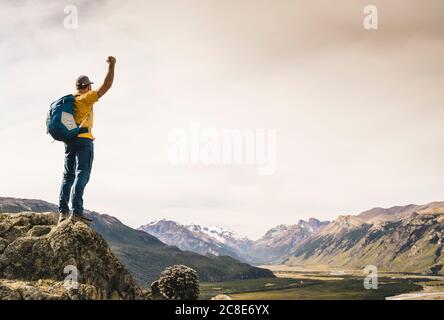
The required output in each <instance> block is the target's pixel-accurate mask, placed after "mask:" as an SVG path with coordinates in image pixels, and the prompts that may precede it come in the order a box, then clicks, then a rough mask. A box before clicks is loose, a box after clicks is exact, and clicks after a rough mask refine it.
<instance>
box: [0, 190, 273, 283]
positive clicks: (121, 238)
mask: <svg viewBox="0 0 444 320" xmlns="http://www.w3.org/2000/svg"><path fill="white" fill-rule="evenodd" d="M49 211H51V212H56V211H57V206H56V205H54V204H51V203H48V202H45V201H42V200H28V199H15V198H4V197H3V198H2V197H0V213H18V212H49ZM86 213H87V214H89V215H91V217H92V219H93V223H92V224H91V227H92V228H93V229H94V230H95V231H96V232H98V233H99V234H100V235H101V236H102V237H103V238H104V239H105V240H106V241H107V242H108V244H109V246H110V248H111V250H112V251H113V253H114V254H115V255H116V256H117V257H118V259H119V260H120V261H121V262H122V263H123V264H124V265H125V267H126V268H127V269H128V270H129V271H130V272H131V273H132V275H133V276H134V278H135V279H136V280H137V281H138V282H139V283H140V284H141V285H143V286H147V285H149V284H150V283H151V282H152V281H154V280H156V279H157V278H158V277H159V274H160V272H161V271H162V270H163V269H165V267H167V266H170V265H173V264H185V265H188V266H190V267H192V268H194V269H195V270H196V271H197V272H198V274H199V277H200V279H201V280H202V281H224V280H232V279H249V278H260V277H274V275H273V273H272V272H271V271H269V270H266V269H262V268H257V267H253V266H251V265H248V264H246V263H241V262H239V261H237V260H235V259H233V258H231V257H228V256H214V255H207V256H204V255H201V254H197V253H194V252H189V251H182V250H180V249H179V248H177V247H174V246H168V245H166V244H164V243H163V242H161V241H160V240H159V239H157V238H156V237H154V236H152V235H149V234H147V233H146V232H143V231H140V230H135V229H132V228H130V227H128V226H126V225H124V224H123V223H121V222H120V221H119V220H118V219H116V218H115V217H112V216H109V215H105V214H99V213H97V212H90V211H87V212H86Z"/></svg>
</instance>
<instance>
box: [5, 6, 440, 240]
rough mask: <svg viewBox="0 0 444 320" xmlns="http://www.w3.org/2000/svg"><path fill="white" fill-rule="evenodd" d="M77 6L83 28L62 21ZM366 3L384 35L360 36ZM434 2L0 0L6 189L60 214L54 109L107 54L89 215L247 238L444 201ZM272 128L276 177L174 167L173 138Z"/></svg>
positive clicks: (97, 71) (98, 69)
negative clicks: (221, 230) (303, 222)
mask: <svg viewBox="0 0 444 320" xmlns="http://www.w3.org/2000/svg"><path fill="white" fill-rule="evenodd" d="M68 4H75V5H77V8H78V13H79V28H78V29H77V30H67V29H65V28H64V27H63V20H64V18H65V16H66V14H65V13H64V7H65V5H68ZM368 4H376V6H377V8H378V10H379V29H378V30H376V31H368V30H365V29H364V28H363V26H362V21H363V18H364V14H363V9H364V7H365V6H366V5H368ZM443 34H444V2H443V1H442V0H427V1H420V0H416V1H412V0H391V1H377V0H373V1H360V0H344V1H336V2H332V1H328V0H313V1H302V0H187V1H183V0H162V1H160V0H156V1H154V0H152V1H147V0H143V1H142V0H141V1H118V0H109V1H106V0H102V1H74V0H69V1H55V0H50V1H49V0H45V1H43V0H41V1H31V0H29V1H24V0H21V1H1V2H0V108H1V118H0V119H1V126H0V135H1V145H0V146H1V156H0V165H1V166H0V179H1V184H0V195H2V196H12V197H22V198H37V199H43V200H47V201H50V202H54V203H57V201H58V192H59V187H60V183H61V178H62V168H63V145H62V144H61V143H54V144H52V143H51V141H52V140H51V139H50V137H49V136H47V135H46V133H45V116H46V112H47V110H48V108H49V104H50V103H51V102H52V101H53V100H55V99H56V98H58V97H60V96H63V95H65V94H67V93H71V92H73V90H74V81H75V78H76V77H77V76H78V75H80V74H87V75H89V76H90V78H91V79H92V80H93V81H95V82H96V83H97V84H100V83H101V82H102V81H103V78H104V76H105V73H106V67H107V65H106V62H105V60H106V57H107V56H108V55H115V56H116V58H117V65H116V76H115V83H114V86H113V88H112V89H111V90H110V91H109V93H108V94H107V95H106V96H105V97H104V98H103V99H101V101H100V102H99V103H97V104H96V107H95V128H94V134H95V136H96V141H95V148H96V149H95V151H96V153H95V162H94V165H93V173H92V177H91V181H90V183H89V185H88V186H87V189H86V194H85V206H86V207H87V208H88V209H90V210H96V211H98V212H101V213H108V214H111V215H113V216H116V217H118V218H119V219H120V220H122V221H123V222H124V223H126V224H128V225H130V226H133V227H138V226H140V225H141V224H146V223H148V222H150V221H153V220H157V219H161V218H167V219H173V220H176V221H179V222H182V223H198V224H202V225H221V226H224V227H226V228H228V229H232V230H234V231H236V232H238V233H240V234H243V235H248V236H250V237H252V238H257V237H259V236H260V235H262V234H263V233H264V232H265V231H266V230H268V229H269V228H271V227H273V226H275V225H277V224H281V223H284V224H292V223H296V222H297V221H298V219H306V218H308V217H312V216H314V217H317V218H319V219H334V218H335V217H336V216H338V215H340V214H355V213H359V212H360V211H363V210H366V209H369V208H372V207H376V206H382V207H389V206H393V205H404V204H409V203H417V204H423V203H428V202H431V201H437V200H444V195H443V190H444V170H443V168H444V126H443V119H444V106H443V101H444V99H443V98H444V90H443V89H442V84H443V80H444V62H443V61H444V60H443V57H444V40H443ZM192 122H198V123H199V124H200V126H201V127H205V128H213V129H217V130H222V129H224V128H237V129H275V130H276V132H277V153H276V159H277V170H276V173H275V174H274V175H269V176H261V175H258V174H257V168H256V167H254V166H247V165H241V166H234V165H233V166H200V165H188V166H187V165H180V166H173V165H172V164H171V163H170V162H169V161H168V150H169V147H170V144H169V142H168V135H169V133H170V132H171V130H173V129H176V128H184V129H186V128H189V126H190V123H192Z"/></svg>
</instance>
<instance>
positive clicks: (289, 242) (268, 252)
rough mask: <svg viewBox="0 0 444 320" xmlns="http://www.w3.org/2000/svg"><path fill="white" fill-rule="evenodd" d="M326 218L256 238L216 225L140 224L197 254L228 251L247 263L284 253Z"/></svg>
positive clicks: (232, 255) (165, 241) (318, 228)
mask: <svg viewBox="0 0 444 320" xmlns="http://www.w3.org/2000/svg"><path fill="white" fill-rule="evenodd" d="M327 223H328V222H320V221H319V220H317V219H314V218H311V219H309V220H308V221H304V220H299V222H298V223H297V224H295V225H289V226H288V225H279V226H277V227H275V228H273V229H271V230H269V231H268V232H267V233H266V234H265V235H264V236H263V237H262V238H260V239H259V240H257V241H253V240H250V239H248V238H247V237H242V236H239V235H238V234H236V233H235V232H232V231H228V230H225V229H224V228H222V227H219V226H211V227H206V226H200V225H196V224H192V225H182V224H179V223H177V222H175V221H169V220H165V219H164V220H158V221H154V222H151V223H149V224H147V225H144V226H141V227H140V228H139V229H140V230H143V231H145V232H147V233H149V234H151V235H153V236H155V237H157V238H159V239H160V240H161V241H162V242H164V243H166V244H169V245H174V246H177V247H179V248H180V249H182V250H188V251H194V252H197V253H200V254H213V255H228V256H231V257H233V258H235V259H238V260H241V261H245V262H248V263H256V264H258V263H269V262H276V261H279V259H280V258H282V257H284V256H287V255H288V254H289V253H290V251H291V249H292V248H293V247H294V246H295V245H296V243H298V242H299V241H302V240H304V239H305V238H307V237H308V236H310V235H312V234H315V233H316V232H317V231H318V230H320V229H321V228H322V227H323V226H325V225H326V224H327Z"/></svg>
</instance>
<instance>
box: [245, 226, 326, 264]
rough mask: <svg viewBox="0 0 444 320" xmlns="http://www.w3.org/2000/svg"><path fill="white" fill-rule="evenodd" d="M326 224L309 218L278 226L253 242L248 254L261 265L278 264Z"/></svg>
mask: <svg viewBox="0 0 444 320" xmlns="http://www.w3.org/2000/svg"><path fill="white" fill-rule="evenodd" d="M328 224H329V222H328V221H323V222H321V221H319V220H317V219H314V218H310V219H309V220H308V221H304V220H299V222H298V223H297V224H294V225H279V226H277V227H275V228H273V229H270V230H269V231H268V232H267V233H265V235H264V236H263V237H261V238H260V239H259V240H257V241H255V242H254V244H253V245H252V247H251V249H250V250H251V253H250V254H251V255H253V256H254V257H255V260H256V261H258V262H261V263H280V262H282V259H283V257H285V256H287V255H288V254H289V253H290V252H291V251H292V250H293V248H294V247H295V246H296V245H298V244H299V243H300V242H302V241H303V240H305V239H306V238H308V237H310V236H312V235H314V234H317V233H318V232H319V231H320V230H322V228H324V227H325V226H326V225H328Z"/></svg>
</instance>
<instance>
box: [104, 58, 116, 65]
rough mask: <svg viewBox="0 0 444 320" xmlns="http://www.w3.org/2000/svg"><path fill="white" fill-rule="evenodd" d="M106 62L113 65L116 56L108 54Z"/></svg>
mask: <svg viewBox="0 0 444 320" xmlns="http://www.w3.org/2000/svg"><path fill="white" fill-rule="evenodd" d="M106 62H108V63H109V64H113V65H114V64H116V58H114V57H113V56H109V57H108V60H106Z"/></svg>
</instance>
